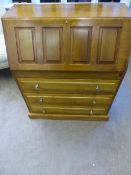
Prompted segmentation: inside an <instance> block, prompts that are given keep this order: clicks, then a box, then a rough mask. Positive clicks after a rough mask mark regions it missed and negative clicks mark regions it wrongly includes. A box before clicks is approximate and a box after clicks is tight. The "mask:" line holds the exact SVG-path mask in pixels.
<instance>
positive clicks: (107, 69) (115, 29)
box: [2, 3, 131, 120]
mask: <svg viewBox="0 0 131 175" xmlns="http://www.w3.org/2000/svg"><path fill="white" fill-rule="evenodd" d="M2 23H3V29H4V36H5V42H6V47H7V54H8V60H9V65H10V69H11V71H12V73H13V76H14V77H15V80H16V82H17V84H18V86H19V89H20V91H21V93H22V96H23V97H24V100H25V102H26V104H27V106H28V109H29V117H30V118H43V119H79V120H80V119H81V120H107V119H108V111H109V109H110V107H111V104H112V102H113V100H114V98H115V95H116V93H117V91H118V89H119V86H120V84H121V81H122V79H123V77H124V75H125V72H126V70H127V66H128V58H129V54H130V48H131V12H130V10H129V9H128V8H127V7H126V6H125V5H124V4H119V3H103V4H102V3H98V4H90V3H83V4H81V3H80V4H36V5H34V4H24V5H22V4H18V5H14V6H13V7H12V8H11V9H10V10H9V11H8V12H6V14H5V15H4V16H3V17H2Z"/></svg>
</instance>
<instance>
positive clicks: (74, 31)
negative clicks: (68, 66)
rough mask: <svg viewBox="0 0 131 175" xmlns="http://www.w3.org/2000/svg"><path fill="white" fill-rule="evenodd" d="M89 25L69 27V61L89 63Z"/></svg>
mask: <svg viewBox="0 0 131 175" xmlns="http://www.w3.org/2000/svg"><path fill="white" fill-rule="evenodd" d="M91 29H92V28H91V27H71V62H72V63H89V60H90V50H91V31H92V30H91Z"/></svg>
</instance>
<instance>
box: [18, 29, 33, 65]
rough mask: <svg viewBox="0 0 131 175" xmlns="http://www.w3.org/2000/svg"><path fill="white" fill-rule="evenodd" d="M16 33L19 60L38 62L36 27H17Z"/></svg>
mask: <svg viewBox="0 0 131 175" xmlns="http://www.w3.org/2000/svg"><path fill="white" fill-rule="evenodd" d="M15 34H16V35H15V36H16V47H17V54H18V60H19V62H22V63H27V62H36V40H35V29H34V28H24V27H17V28H15Z"/></svg>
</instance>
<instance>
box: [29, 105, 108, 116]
mask: <svg viewBox="0 0 131 175" xmlns="http://www.w3.org/2000/svg"><path fill="white" fill-rule="evenodd" d="M30 109H31V112H32V113H43V114H84V115H95V114H96V115H100V114H106V112H107V110H106V109H105V108H102V107H101V108H91V107H87V108H84V107H83V108H82V107H79V108H73V107H52V106H51V107H38V106H31V108H30Z"/></svg>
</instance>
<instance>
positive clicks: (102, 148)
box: [0, 70, 131, 175]
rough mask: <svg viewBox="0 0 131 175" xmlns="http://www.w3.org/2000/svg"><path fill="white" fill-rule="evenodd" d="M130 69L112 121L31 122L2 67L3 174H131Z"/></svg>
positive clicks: (0, 134)
mask: <svg viewBox="0 0 131 175" xmlns="http://www.w3.org/2000/svg"><path fill="white" fill-rule="evenodd" d="M130 75H131V70H128V73H127V74H126V76H125V79H124V81H123V83H122V85H121V88H120V90H119V92H118V94H117V97H116V99H115V101H114V103H113V106H112V108H111V110H110V113H109V114H110V120H109V121H108V122H89V121H85V122H83V121H51V120H49V121H48V120H31V119H29V118H28V116H27V113H28V110H27V107H26V106H25V104H24V101H23V99H22V97H21V94H20V92H19V90H18V87H17V86H16V83H15V81H14V79H13V78H12V76H11V75H10V72H9V71H7V70H5V71H0V175H76V174H79V175H123V174H124V175H130V174H131V76H130Z"/></svg>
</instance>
